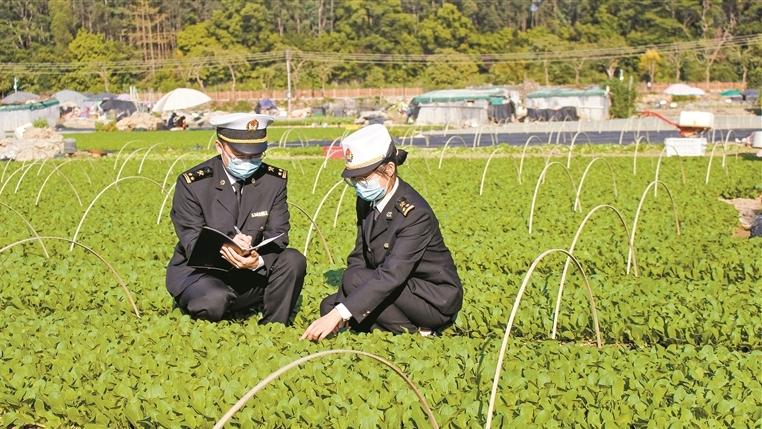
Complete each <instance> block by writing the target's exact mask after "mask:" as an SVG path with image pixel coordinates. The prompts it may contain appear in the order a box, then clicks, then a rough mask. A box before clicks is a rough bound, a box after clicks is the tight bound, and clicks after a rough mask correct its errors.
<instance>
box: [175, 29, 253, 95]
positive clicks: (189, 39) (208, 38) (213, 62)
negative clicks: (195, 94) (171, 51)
mask: <svg viewBox="0 0 762 429" xmlns="http://www.w3.org/2000/svg"><path fill="white" fill-rule="evenodd" d="M177 56H178V58H180V59H182V60H183V63H184V70H185V73H186V78H187V79H188V80H191V79H192V80H195V82H196V83H197V84H198V86H199V87H201V88H204V87H205V86H206V84H207V83H210V82H211V83H220V82H223V81H224V80H225V78H224V74H225V72H227V74H228V76H229V77H230V80H231V82H232V89H233V90H235V85H236V82H237V77H238V75H239V74H240V73H241V72H242V71H245V70H246V69H248V68H249V65H248V63H247V61H246V49H245V48H243V47H242V46H240V45H238V44H237V43H235V42H234V41H233V38H232V36H230V34H228V33H227V32H226V31H224V30H220V29H215V28H214V27H212V25H211V24H210V23H209V22H202V23H199V24H193V25H189V26H187V27H185V28H184V29H183V30H182V31H180V32H179V33H178V34H177Z"/></svg>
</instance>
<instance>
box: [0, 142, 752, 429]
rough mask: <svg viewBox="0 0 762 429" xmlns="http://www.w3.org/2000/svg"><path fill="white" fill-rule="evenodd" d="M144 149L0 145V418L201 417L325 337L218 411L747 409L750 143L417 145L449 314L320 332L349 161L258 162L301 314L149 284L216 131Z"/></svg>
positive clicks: (350, 212)
mask: <svg viewBox="0 0 762 429" xmlns="http://www.w3.org/2000/svg"><path fill="white" fill-rule="evenodd" d="M124 143H126V141H123V142H121V144H120V146H123V145H124ZM204 143H205V142H204ZM120 146H117V149H118V147H120ZM139 148H143V151H142V152H137V153H136V152H135V150H137V149H139ZM147 148H148V145H146V144H139V143H138V144H133V145H131V146H130V147H128V148H127V149H125V150H123V151H122V152H121V153H118V155H117V153H115V154H114V155H113V156H110V157H106V158H102V159H71V160H69V159H61V160H49V161H47V162H44V163H43V162H36V163H24V164H22V163H16V162H10V163H0V171H1V174H2V180H0V210H2V219H3V220H2V224H1V226H0V272H2V275H1V276H0V426H2V427H24V426H25V425H33V426H34V425H38V426H40V427H42V426H44V427H93V428H95V427H104V428H105V427H130V426H132V427H156V426H162V427H172V428H175V427H191V428H195V427H212V426H213V425H214V424H215V423H217V422H218V421H219V420H220V419H221V418H222V417H223V415H224V414H225V413H226V412H227V411H228V410H229V409H230V408H231V407H233V405H234V404H236V402H237V401H238V400H239V399H240V398H241V397H243V396H244V395H245V394H246V393H247V392H248V391H249V390H250V389H252V388H253V387H254V386H255V385H257V384H258V383H259V382H260V381H262V380H263V379H265V377H267V376H268V375H270V374H271V373H273V372H275V371H277V370H278V369H280V368H282V367H284V366H286V365H288V364H289V363H291V362H293V361H295V360H297V359H300V358H304V357H306V356H308V355H311V354H314V353H318V352H324V351H328V350H354V351H359V352H364V353H366V354H356V353H350V352H343V353H330V354H329V353H326V354H324V355H319V356H316V357H314V359H311V360H307V361H305V362H302V363H301V364H300V365H297V366H294V367H293V368H290V369H289V370H288V371H285V372H283V373H281V374H279V376H278V377H277V378H275V379H274V380H273V381H272V382H271V383H269V384H267V385H265V386H264V387H262V388H261V389H259V390H258V391H257V392H256V394H255V395H254V396H253V397H252V398H251V399H249V400H248V402H246V403H245V404H243V406H242V407H240V410H238V411H237V412H236V413H235V414H233V416H232V418H231V419H230V420H229V422H228V423H227V426H230V427H251V428H253V427H338V428H341V427H352V428H375V427H430V426H432V425H438V426H440V427H448V428H473V427H484V426H485V425H491V426H492V427H515V426H520V425H527V424H529V425H538V426H545V427H561V426H563V427H568V426H578V427H604V426H605V427H612V426H639V427H645V426H648V427H654V428H662V427H668V426H669V427H739V428H743V427H748V428H752V427H760V425H762V382H761V381H760V374H762V293H760V292H762V282H761V281H760V278H762V258H760V245H762V242H761V241H759V240H758V239H752V240H748V239H741V238H736V237H734V234H733V233H734V230H735V229H736V228H737V213H736V211H735V209H734V208H733V207H732V206H730V205H727V204H725V203H723V202H722V201H720V198H721V197H724V198H733V197H753V196H757V195H759V194H760V193H762V161H758V160H752V159H748V158H745V157H743V156H741V155H738V156H736V155H731V154H730V153H729V154H728V155H727V156H723V154H722V151H721V150H720V149H718V150H717V152H716V153H715V156H714V158H713V159H711V160H710V158H709V157H705V158H684V159H681V158H660V157H657V156H641V157H635V156H634V153H633V152H632V151H631V150H628V151H627V152H625V151H624V150H611V151H610V152H609V153H607V154H606V156H604V157H601V158H596V157H595V156H593V155H592V154H589V153H583V152H579V153H575V154H573V155H569V156H567V155H566V153H565V152H559V153H558V155H555V156H548V157H545V156H537V155H535V156H531V157H529V156H528V157H527V158H526V159H520V158H519V157H513V156H511V157H507V156H501V153H500V152H499V151H494V150H493V148H477V149H473V150H470V149H469V150H468V151H466V150H454V151H452V152H451V153H450V154H446V153H445V154H442V155H444V156H441V157H440V151H441V150H442V149H438V150H434V151H431V152H427V151H423V150H418V151H413V152H412V153H411V155H410V157H409V158H408V163H406V164H405V165H404V166H403V167H401V169H400V173H401V176H402V177H403V178H404V179H405V180H407V181H408V182H410V183H411V184H412V185H413V186H414V187H415V188H416V189H417V190H418V191H419V192H421V194H422V195H424V197H426V198H427V199H428V201H429V203H430V204H431V205H432V207H433V208H434V210H435V213H436V214H437V216H438V218H439V221H440V223H441V226H442V233H443V235H444V237H445V241H446V243H447V245H448V246H449V247H450V249H451V251H452V253H453V257H454V258H455V261H456V264H457V266H458V270H459V274H460V276H461V279H462V280H463V285H464V290H465V301H464V307H463V310H462V311H461V313H460V314H459V316H458V320H457V323H456V324H455V326H454V327H453V328H451V329H450V330H448V331H446V332H444V334H443V335H442V336H441V337H437V338H424V337H420V336H418V335H409V336H408V335H405V336H393V335H390V334H386V333H372V334H352V333H347V332H343V333H340V334H339V335H338V337H335V338H331V339H328V340H326V341H323V342H321V343H319V344H312V343H309V342H303V341H299V340H298V338H299V335H301V333H302V331H303V330H304V328H305V327H306V326H307V325H308V324H309V323H310V322H311V321H312V320H314V319H315V318H316V316H318V304H319V302H320V299H322V298H323V297H324V296H326V295H328V294H330V293H333V292H334V291H335V289H336V288H337V287H338V285H339V284H338V282H339V281H340V279H341V273H342V269H343V267H344V260H345V258H346V255H347V254H348V252H349V250H350V249H351V248H352V246H353V244H354V235H355V227H354V225H355V224H354V222H355V219H354V216H355V214H354V195H353V192H352V191H351V190H349V191H347V188H346V186H345V185H344V184H343V182H340V177H339V173H340V171H341V167H342V165H341V162H340V161H333V160H331V161H326V162H324V161H323V159H320V158H319V157H302V158H297V157H292V156H289V152H288V150H282V151H280V152H277V153H274V154H273V156H271V157H270V159H268V160H267V162H269V163H271V164H273V165H276V166H279V167H283V168H286V169H288V170H289V184H288V192H289V203H290V204H291V225H292V228H291V234H290V235H291V246H292V247H294V248H296V249H298V250H300V251H302V252H306V254H307V260H308V262H309V265H308V275H307V279H306V280H305V286H304V290H303V293H302V298H301V302H300V305H299V313H298V315H297V316H296V320H295V324H294V326H293V327H283V326H280V325H267V326H259V325H258V324H257V318H256V317H254V318H252V319H249V320H245V321H226V322H221V323H218V324H211V323H208V322H200V321H193V320H191V319H189V318H188V317H187V316H184V315H182V314H181V313H180V312H179V311H178V310H176V309H173V305H172V301H171V299H170V297H169V295H168V293H167V292H166V290H165V288H164V274H165V266H166V264H167V262H168V261H169V258H170V256H171V254H172V249H173V246H174V245H175V243H176V236H175V234H174V230H173V228H172V224H171V222H170V220H169V208H170V203H171V194H172V192H173V185H174V182H175V178H176V177H177V175H178V174H180V173H181V172H182V171H184V170H185V169H187V168H190V167H191V166H193V165H195V164H196V163H198V162H200V161H201V160H203V159H205V157H206V156H207V155H209V153H206V154H204V153H200V152H197V153H192V154H183V155H181V154H180V153H177V152H168V151H162V148H161V147H157V148H156V149H154V150H153V151H151V152H150V154H149V156H145V157H143V155H144V154H145V153H146V152H148V151H147ZM276 154H277V156H275V155H276ZM491 154H492V155H494V156H492V157H489V156H490V155H491ZM471 155H474V156H471ZM178 156H180V157H179V158H178ZM488 157H489V158H488ZM313 222H314V223H313ZM553 249H557V250H553ZM569 255H572V256H573V258H570V257H569ZM567 264H568V266H567V267H566V269H565V265H567ZM561 290H562V292H563V293H559V291H561ZM508 333H509V334H510V335H507V334H508ZM501 351H502V352H503V353H502V354H501ZM368 354H372V355H373V356H370V355H368ZM377 358H381V359H383V361H381V360H378V359H377ZM395 370H396V371H399V373H398V372H395ZM402 374H404V376H403V375H402ZM406 378H407V381H406ZM408 381H409V382H410V384H409V383H408ZM413 386H414V388H413ZM416 389H417V391H418V392H420V395H421V396H420V397H418V396H417V395H416ZM428 409H430V411H431V412H430V415H429V414H428V413H427V410H428Z"/></svg>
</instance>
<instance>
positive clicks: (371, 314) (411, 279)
mask: <svg viewBox="0 0 762 429" xmlns="http://www.w3.org/2000/svg"><path fill="white" fill-rule="evenodd" d="M341 147H342V150H343V152H344V158H345V169H344V172H343V173H342V175H343V176H344V178H345V179H346V180H347V182H348V183H349V184H350V185H351V186H353V187H354V188H355V191H356V193H357V205H356V210H357V240H356V242H355V247H354V249H353V250H352V252H351V253H350V254H349V257H348V258H347V269H346V270H345V271H344V276H343V278H342V284H341V288H340V290H339V291H338V292H337V293H335V294H333V295H330V296H328V297H327V298H325V299H324V300H323V301H322V302H321V304H320V314H321V315H322V317H321V318H320V319H318V320H316V321H315V322H313V323H312V324H311V325H310V326H309V328H307V330H306V331H305V332H304V334H303V335H302V338H303V339H309V340H313V341H319V340H321V339H323V338H325V337H326V336H328V335H329V334H331V333H335V332H337V331H338V329H339V328H340V327H342V326H345V325H347V324H348V325H349V327H350V328H351V329H352V330H357V331H370V330H373V329H381V330H386V331H392V332H395V333H401V332H420V333H421V334H424V335H426V334H428V333H432V332H436V331H439V330H441V329H443V328H445V327H447V326H449V325H450V324H452V323H453V321H454V320H455V317H456V315H457V313H458V311H459V310H460V308H461V305H462V303H463V288H462V286H461V283H460V279H459V278H458V272H457V269H456V268H455V263H454V262H453V259H452V256H451V255H450V251H449V250H448V249H447V246H445V243H444V240H443V239H442V234H441V233H440V231H439V222H438V221H437V218H436V216H435V215H434V212H433V211H432V209H431V207H430V206H429V205H428V203H426V200H424V198H423V197H422V196H421V195H420V194H419V193H418V192H416V191H415V189H413V188H412V187H411V186H410V185H408V184H407V183H406V182H405V181H403V180H402V179H401V178H399V177H398V176H397V167H398V166H399V165H401V164H402V163H403V162H404V161H405V158H406V156H407V153H406V152H405V151H402V150H397V149H396V148H395V146H394V143H393V142H392V139H391V136H390V135H389V132H388V131H387V129H386V128H385V127H384V126H383V125H369V126H367V127H365V128H362V129H360V130H358V131H356V132H355V133H353V134H351V135H349V136H347V137H346V138H345V139H344V140H343V141H342V143H341Z"/></svg>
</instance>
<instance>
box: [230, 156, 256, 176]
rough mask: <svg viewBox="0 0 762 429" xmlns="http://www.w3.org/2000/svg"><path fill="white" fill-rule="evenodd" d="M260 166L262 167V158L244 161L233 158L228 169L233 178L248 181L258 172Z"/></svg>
mask: <svg viewBox="0 0 762 429" xmlns="http://www.w3.org/2000/svg"><path fill="white" fill-rule="evenodd" d="M260 165H262V158H254V159H247V160H244V159H241V158H236V157H232V156H231V157H230V162H228V165H227V167H226V168H227V170H228V172H229V173H230V175H231V176H233V177H235V178H236V179H240V180H246V179H248V178H249V177H251V175H252V174H254V172H255V171H257V169H258V168H259V166H260Z"/></svg>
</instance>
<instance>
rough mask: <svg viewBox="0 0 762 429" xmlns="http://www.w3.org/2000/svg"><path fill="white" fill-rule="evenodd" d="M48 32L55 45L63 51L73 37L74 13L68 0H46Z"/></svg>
mask: <svg viewBox="0 0 762 429" xmlns="http://www.w3.org/2000/svg"><path fill="white" fill-rule="evenodd" d="M48 10H49V11H50V33H51V35H52V36H53V41H54V42H55V44H56V47H57V48H58V49H59V50H61V51H64V50H66V47H67V46H69V42H71V40H72V39H73V38H74V13H73V12H72V7H71V1H70V0H48Z"/></svg>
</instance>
